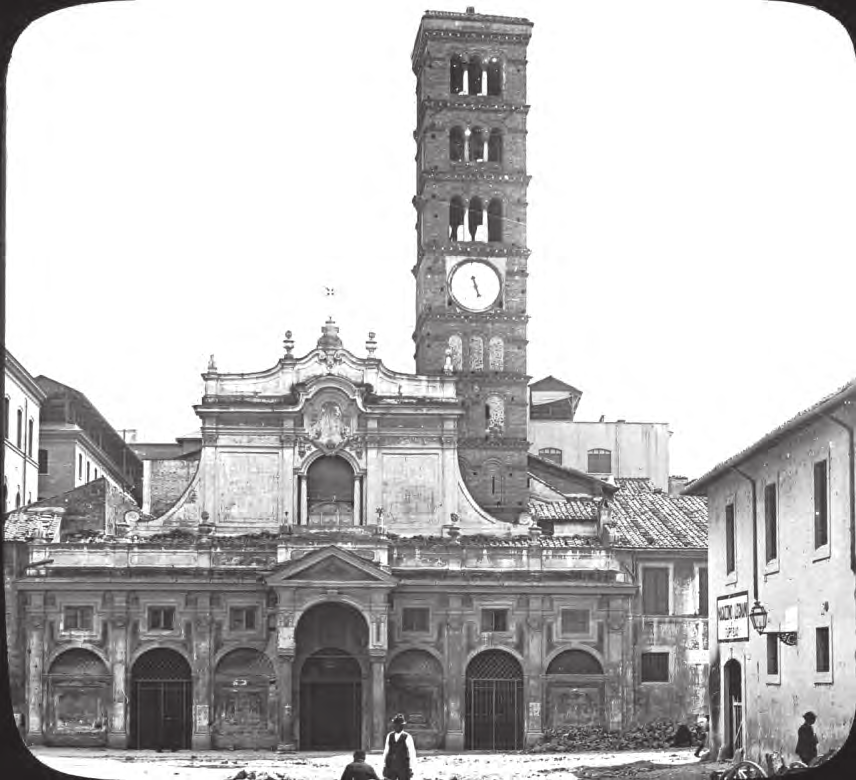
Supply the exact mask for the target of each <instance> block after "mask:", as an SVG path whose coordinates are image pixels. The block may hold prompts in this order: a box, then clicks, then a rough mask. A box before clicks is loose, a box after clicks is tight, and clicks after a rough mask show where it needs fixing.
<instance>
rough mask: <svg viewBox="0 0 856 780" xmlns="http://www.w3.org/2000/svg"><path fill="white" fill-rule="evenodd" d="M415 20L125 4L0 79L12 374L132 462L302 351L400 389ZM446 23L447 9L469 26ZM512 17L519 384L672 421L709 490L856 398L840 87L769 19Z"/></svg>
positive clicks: (655, 10)
mask: <svg viewBox="0 0 856 780" xmlns="http://www.w3.org/2000/svg"><path fill="white" fill-rule="evenodd" d="M429 5H430V4H429V3H428V2H427V0H418V2H414V1H413V0H395V2H383V3H382V2H362V3H354V2H352V1H347V2H346V1H345V0H327V2H324V3H294V2H285V1H284V0H282V1H279V2H277V1H272V0H241V2H221V0H198V1H194V0H135V2H132V3H105V4H101V5H95V6H89V7H86V6H84V7H80V8H74V9H70V10H65V11H61V12H59V13H54V14H52V15H50V16H48V17H46V18H44V19H42V20H39V21H37V22H36V23H35V24H33V25H31V26H30V27H29V28H28V29H27V30H26V31H25V32H24V34H23V35H22V37H21V39H20V40H19V41H18V43H17V45H16V47H15V49H14V53H13V57H12V62H11V65H10V69H9V77H8V79H9V80H8V87H9V111H8V154H9V156H8V174H9V184H8V186H9V189H8V217H9V219H8V255H7V288H6V289H7V298H6V315H7V346H8V347H9V349H10V350H11V351H12V352H13V354H15V355H16V357H18V358H19V359H20V360H21V361H22V362H23V363H24V365H25V366H26V367H27V368H28V369H29V370H30V371H31V372H32V373H33V374H40V373H44V374H47V375H48V376H51V377H53V378H55V379H57V380H59V381H61V382H65V383H67V384H70V385H72V386H74V387H76V388H78V389H79V390H81V391H83V392H84V393H85V394H86V395H87V396H88V397H89V398H90V399H91V400H92V401H93V402H94V403H95V404H96V406H97V407H98V408H99V409H100V411H101V412H102V413H103V414H104V415H105V416H106V418H107V419H108V420H109V421H110V422H111V423H112V424H113V425H114V427H116V428H136V429H138V430H139V433H140V437H141V439H143V440H147V441H170V440H172V439H174V438H175V437H176V436H178V435H181V434H184V433H186V432H188V431H190V430H193V429H194V428H195V427H196V425H197V422H196V417H195V415H194V413H193V410H192V405H193V404H194V403H196V402H198V400H199V399H200V397H201V392H202V381H201V379H200V373H201V372H202V371H204V370H205V367H206V365H207V362H208V356H209V354H211V353H214V355H215V356H216V361H217V366H218V368H219V369H220V370H222V371H256V370H262V369H265V368H269V367H270V366H272V365H273V364H275V363H276V361H277V360H278V359H279V357H280V356H281V354H282V339H283V333H284V331H285V330H286V329H287V328H290V329H291V330H293V331H294V338H295V341H296V344H297V345H296V349H295V352H297V353H299V354H303V353H305V352H306V351H308V350H309V349H310V348H311V347H313V346H314V344H315V341H316V340H317V337H318V335H319V333H320V328H321V325H322V323H323V321H324V319H325V317H326V315H327V314H328V313H329V311H328V305H327V302H326V301H325V299H324V297H323V286H324V285H327V284H331V285H334V286H335V287H336V288H337V289H338V290H339V291H340V301H339V303H338V311H337V318H338V320H339V322H340V325H341V328H342V330H341V334H342V336H343V338H344V341H345V346H346V347H349V348H350V349H351V350H352V351H354V352H355V353H356V354H357V355H364V354H365V349H364V342H365V339H366V334H367V332H368V331H369V330H374V331H376V333H377V339H378V342H379V348H378V356H379V357H381V358H382V359H383V360H384V362H385V363H386V364H387V365H388V366H390V367H391V368H393V369H396V370H400V371H412V370H413V342H412V340H411V334H412V330H413V324H414V279H413V276H412V274H411V268H412V267H413V265H414V262H415V246H416V242H415V233H414V223H415V212H414V211H413V207H412V205H411V198H412V197H413V195H414V181H415V171H414V154H415V145H414V142H413V137H412V132H413V129H414V127H415V121H416V106H415V98H414V89H415V77H414V76H413V74H412V72H411V69H410V53H411V49H412V45H413V41H414V37H415V34H416V30H417V28H418V26H419V21H420V18H421V15H422V13H423V11H424V10H425V8H426V7H428V6H429ZM465 6H466V3H465V2H464V1H463V0H462V2H460V3H455V4H450V3H448V2H440V3H436V4H433V5H431V7H432V8H435V9H438V10H456V11H463V10H465ZM476 10H477V11H480V12H486V13H488V12H489V13H499V14H508V15H516V16H518V15H519V16H526V17H528V18H529V19H531V20H532V21H533V22H534V23H535V27H534V30H533V37H532V41H531V43H530V46H529V53H528V58H529V70H528V75H529V82H528V83H529V94H528V99H529V103H530V104H531V106H532V109H531V112H530V114H529V135H528V167H529V173H530V174H531V175H532V177H533V178H532V183H531V185H530V188H529V198H528V200H529V209H528V217H529V225H528V237H529V246H530V249H531V250H532V256H531V258H530V263H529V270H530V280H529V286H528V290H529V312H530V315H531V321H530V324H529V340H530V341H529V373H530V374H531V375H532V376H533V377H535V378H540V377H541V376H544V375H546V374H553V375H555V376H557V377H559V378H561V379H563V380H565V381H567V382H570V383H571V384H573V385H575V386H576V387H578V388H580V389H581V390H582V391H583V398H582V402H581V404H580V407H579V419H593V420H596V419H598V418H599V417H600V415H602V414H603V415H606V417H607V419H616V418H625V419H628V420H640V421H658V422H668V423H669V424H670V428H671V430H672V431H673V432H674V435H673V436H672V449H671V455H672V459H671V460H672V472H673V473H682V474H686V475H689V476H698V475H699V474H700V473H702V472H703V471H706V470H707V469H709V468H710V467H712V466H713V465H715V464H716V463H717V462H719V461H720V460H722V459H724V458H725V457H728V456H730V455H732V454H734V453H735V452H736V451H737V450H739V449H742V448H743V447H744V446H746V445H748V444H750V443H751V442H752V441H754V440H755V439H756V438H758V437H759V436H761V435H763V434H764V433H765V432H767V431H768V430H769V429H771V428H772V427H775V426H776V425H778V424H779V423H781V422H783V421H784V420H785V419H786V418H789V417H791V416H793V415H794V414H795V413H796V412H798V411H799V410H801V409H802V408H804V407H806V406H808V405H810V404H812V403H814V402H815V401H816V400H818V399H819V398H820V397H821V396H823V395H825V394H827V393H828V392H830V391H832V390H833V389H835V388H836V387H838V386H839V385H841V384H843V383H844V382H846V381H847V380H848V379H850V378H852V377H853V376H856V350H854V349H853V340H854V339H853V330H854V325H853V310H854V305H853V302H854V277H855V276H856V274H855V273H854V262H853V258H854V245H856V233H854V230H853V221H854V215H856V192H854V182H856V144H854V143H853V139H854V138H856V59H854V53H853V46H852V44H851V42H850V39H849V38H848V36H847V35H846V33H845V31H844V29H843V28H842V27H841V26H840V25H839V24H838V23H837V22H835V21H834V20H833V19H832V18H830V17H828V16H826V15H825V14H823V13H821V12H819V11H816V10H814V9H811V8H806V7H803V6H798V5H793V4H789V3H779V2H763V0H709V2H688V1H687V0H673V1H672V2H665V1H664V0H645V2H640V0H613V1H612V2H609V3H604V2H602V0H589V1H587V2H582V1H579V0H577V1H573V0H565V2H561V3H536V2H524V1H521V2H507V1H506V0H493V1H492V2H491V3H490V5H489V6H488V5H478V3H477V4H476Z"/></svg>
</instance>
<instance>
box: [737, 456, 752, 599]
mask: <svg viewBox="0 0 856 780" xmlns="http://www.w3.org/2000/svg"><path fill="white" fill-rule="evenodd" d="M731 470H732V471H733V472H734V473H735V474H739V475H740V476H741V477H743V478H744V479H746V480H748V481H749V484H750V485H751V486H752V598H753V599H755V601H757V600H758V496H757V488H756V486H755V480H754V479H752V477H750V476H749V475H748V474H747V473H746V472H744V471H741V470H740V469H738V468H734V467H733V466H732V467H731ZM736 541H737V540H736V539H735V543H736Z"/></svg>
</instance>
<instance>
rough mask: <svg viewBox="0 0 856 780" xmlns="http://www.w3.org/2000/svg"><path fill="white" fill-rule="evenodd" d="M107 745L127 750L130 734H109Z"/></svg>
mask: <svg viewBox="0 0 856 780" xmlns="http://www.w3.org/2000/svg"><path fill="white" fill-rule="evenodd" d="M107 747H109V748H114V749H116V750H125V749H126V748H127V747H128V735H127V734H124V733H121V732H117V733H115V734H108V735H107Z"/></svg>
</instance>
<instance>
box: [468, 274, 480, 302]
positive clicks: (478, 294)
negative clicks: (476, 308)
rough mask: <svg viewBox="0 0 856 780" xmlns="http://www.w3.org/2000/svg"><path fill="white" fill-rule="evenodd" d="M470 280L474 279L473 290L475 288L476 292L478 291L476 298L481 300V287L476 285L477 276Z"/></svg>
mask: <svg viewBox="0 0 856 780" xmlns="http://www.w3.org/2000/svg"><path fill="white" fill-rule="evenodd" d="M470 279H472V280H473V288H474V289H475V291H476V297H477V298H481V293H480V292H479V286H478V284H477V283H476V278H475V276H471V277H470Z"/></svg>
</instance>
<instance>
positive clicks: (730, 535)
mask: <svg viewBox="0 0 856 780" xmlns="http://www.w3.org/2000/svg"><path fill="white" fill-rule="evenodd" d="M733 571H734V504H726V505H725V573H726V574H731V573H732V572H733Z"/></svg>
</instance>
